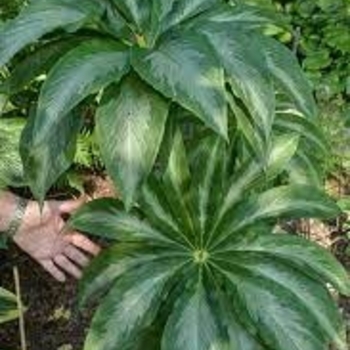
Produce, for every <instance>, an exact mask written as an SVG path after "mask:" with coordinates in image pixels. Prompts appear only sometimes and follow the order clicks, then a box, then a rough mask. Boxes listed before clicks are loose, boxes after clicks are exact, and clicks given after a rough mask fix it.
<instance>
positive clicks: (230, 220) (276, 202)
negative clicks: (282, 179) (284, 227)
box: [215, 185, 340, 245]
mask: <svg viewBox="0 0 350 350" xmlns="http://www.w3.org/2000/svg"><path fill="white" fill-rule="evenodd" d="M339 214H340V209H339V208H338V206H337V205H336V203H335V202H334V201H333V200H332V199H331V198H330V197H328V196H327V195H326V194H324V192H323V191H320V190H319V189H317V188H315V187H311V186H307V185H286V186H279V187H276V188H273V189H270V190H268V191H266V192H264V193H262V194H259V195H253V196H251V198H248V199H246V200H244V201H243V202H242V203H240V204H239V205H238V206H237V207H232V208H231V209H230V210H229V211H228V212H227V214H226V217H225V218H224V219H223V222H222V225H221V226H219V227H220V228H219V229H217V230H218V231H219V232H220V233H219V235H220V236H221V237H224V239H225V238H226V237H227V236H232V235H234V234H235V233H236V232H239V231H240V230H243V229H245V228H246V227H248V226H250V225H252V224H254V223H256V222H258V221H259V220H266V219H277V218H282V217H288V218H306V217H318V218H324V219H326V218H330V217H335V216H337V215H339ZM220 242H221V239H217V241H216V242H215V245H218V244H220Z"/></svg>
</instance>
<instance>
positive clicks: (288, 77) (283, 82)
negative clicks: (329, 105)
mask: <svg viewBox="0 0 350 350" xmlns="http://www.w3.org/2000/svg"><path fill="white" fill-rule="evenodd" d="M259 41H260V42H261V47H263V48H264V50H265V52H266V55H267V61H268V67H269V72H270V73H271V74H272V76H273V77H274V79H275V81H276V82H277V84H278V85H279V86H280V88H281V89H282V90H283V91H284V92H285V93H286V94H287V96H289V97H290V98H291V100H293V101H294V102H295V104H296V106H297V107H298V109H299V110H300V112H302V113H303V114H304V115H305V116H306V117H311V118H315V117H316V114H317V108H316V103H315V100H314V97H313V94H312V89H311V86H310V83H309V81H308V80H307V79H306V77H305V76H304V74H303V72H302V70H301V68H300V66H299V64H298V61H297V59H296V57H295V56H294V55H293V54H292V52H291V51H289V49H287V48H286V47H285V46H284V45H282V44H281V43H279V42H278V41H276V40H274V39H271V38H268V37H263V36H261V38H260V39H259Z"/></svg>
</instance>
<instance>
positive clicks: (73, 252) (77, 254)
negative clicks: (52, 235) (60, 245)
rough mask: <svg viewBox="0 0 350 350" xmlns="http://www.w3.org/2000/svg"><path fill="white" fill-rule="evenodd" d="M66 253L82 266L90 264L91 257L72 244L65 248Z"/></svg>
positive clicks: (70, 258)
mask: <svg viewBox="0 0 350 350" xmlns="http://www.w3.org/2000/svg"><path fill="white" fill-rule="evenodd" d="M64 254H65V255H66V256H67V257H68V258H69V260H71V261H72V262H74V263H76V264H78V265H79V266H81V267H86V266H87V265H89V262H90V259H89V258H88V257H87V256H86V255H85V254H83V253H82V252H81V251H80V250H79V249H77V248H75V247H73V246H71V245H69V246H67V247H66V248H65V249H64Z"/></svg>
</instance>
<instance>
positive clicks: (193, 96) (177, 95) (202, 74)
mask: <svg viewBox="0 0 350 350" xmlns="http://www.w3.org/2000/svg"><path fill="white" fill-rule="evenodd" d="M132 65H133V68H134V69H135V70H136V71H137V72H138V73H139V74H140V76H141V77H142V78H143V79H144V80H145V81H147V82H148V83H149V84H150V85H152V86H153V87H154V88H155V89H156V90H158V91H160V92H161V93H162V94H163V95H165V96H166V97H168V98H171V99H172V100H174V101H175V102H177V103H179V104H180V105H181V106H183V107H185V108H186V109H188V110H190V111H191V112H192V113H193V114H194V115H195V116H197V117H198V118H199V119H201V120H202V121H203V122H204V123H205V124H206V125H208V126H209V127H210V128H212V129H213V130H215V131H216V132H218V133H219V134H221V135H222V136H224V137H225V138H226V137H227V110H226V102H225V87H224V72H223V69H222V68H221V67H220V65H219V62H218V61H217V60H216V58H215V54H214V53H213V52H212V50H211V48H210V47H209V46H208V45H207V43H206V42H205V40H204V39H203V38H200V37H199V36H196V35H191V34H189V33H186V35H183V34H179V33H177V34H176V35H175V36H174V37H169V38H168V40H164V41H162V42H161V43H159V45H157V47H156V48H154V49H153V50H151V51H148V50H135V51H134V53H133V60H132Z"/></svg>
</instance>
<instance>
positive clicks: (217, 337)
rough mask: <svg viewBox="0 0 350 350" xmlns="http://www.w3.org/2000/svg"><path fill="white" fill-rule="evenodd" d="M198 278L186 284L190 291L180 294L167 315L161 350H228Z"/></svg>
mask: <svg viewBox="0 0 350 350" xmlns="http://www.w3.org/2000/svg"><path fill="white" fill-rule="evenodd" d="M192 278H193V277H192ZM197 278H198V277H197ZM201 278H202V277H199V280H198V281H194V282H193V281H192V282H191V281H189V285H190V287H188V288H187V289H185V290H184V292H183V293H182V295H181V296H180V297H179V300H178V301H177V304H176V307H175V310H174V311H173V312H172V313H171V314H170V317H169V319H168V321H167V324H166V326H165V330H164V334H163V339H162V349H163V350H226V349H229V347H228V344H227V343H226V341H225V333H224V330H223V327H222V324H221V323H220V321H219V319H218V315H217V314H216V313H215V310H214V309H213V307H212V303H211V300H210V297H209V295H208V293H207V290H206V288H205V287H204V284H203V282H202V280H201ZM225 343H226V344H225Z"/></svg>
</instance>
